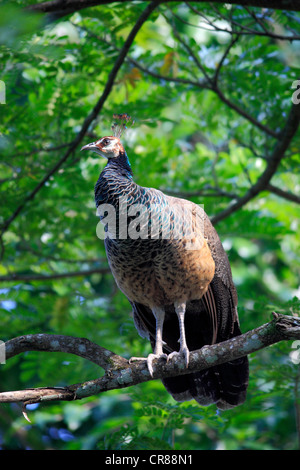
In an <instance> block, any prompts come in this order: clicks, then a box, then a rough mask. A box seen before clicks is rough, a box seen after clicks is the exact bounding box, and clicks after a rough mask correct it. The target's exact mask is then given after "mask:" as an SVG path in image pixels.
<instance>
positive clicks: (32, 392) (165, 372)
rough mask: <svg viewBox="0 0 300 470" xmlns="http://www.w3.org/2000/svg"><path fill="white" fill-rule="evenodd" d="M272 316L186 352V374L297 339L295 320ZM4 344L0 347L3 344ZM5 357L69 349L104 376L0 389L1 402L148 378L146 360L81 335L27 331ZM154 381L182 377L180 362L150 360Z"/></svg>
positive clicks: (94, 390)
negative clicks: (125, 355) (237, 333)
mask: <svg viewBox="0 0 300 470" xmlns="http://www.w3.org/2000/svg"><path fill="white" fill-rule="evenodd" d="M273 317H274V318H273V320H272V321H271V322H269V323H266V324H264V325H262V326H260V327H258V328H255V329H254V330H251V331H248V332H247V333H245V334H243V335H240V336H237V337H235V338H232V339H230V340H227V341H224V342H222V343H218V344H214V345H211V346H204V347H203V348H202V349H199V350H197V351H192V352H191V353H190V363H189V368H188V370H189V372H196V371H199V370H203V369H207V368H209V367H212V366H216V365H219V364H223V363H225V362H228V361H232V360H234V359H238V358H240V357H243V356H245V355H248V354H251V353H254V352H256V351H259V350H260V349H263V348H266V347H267V346H270V345H271V344H275V343H278V342H279V341H285V340H292V339H294V340H296V339H300V318H298V317H293V316H288V315H279V314H276V313H273ZM2 346H3V345H2ZM4 346H5V352H6V358H7V359H9V358H11V357H13V356H16V355H17V354H21V353H23V352H26V351H47V352H68V353H71V354H75V355H77V356H81V357H84V358H85V359H88V360H89V361H92V362H94V363H95V364H97V365H99V366H100V367H102V368H103V369H104V370H105V371H106V373H105V375H104V376H103V377H100V378H98V379H95V380H90V381H88V382H84V383H79V384H74V385H70V386H66V387H59V388H55V387H43V388H36V389H27V390H23V391H11V392H2V393H0V403H8V402H24V404H27V403H39V402H43V401H54V400H78V399H82V398H85V397H89V396H92V395H97V394H99V393H101V392H105V391H108V390H113V389H120V388H125V387H130V386H132V385H136V384H138V383H142V382H147V381H149V380H152V377H151V376H150V373H149V371H148V368H147V365H146V359H145V361H137V362H129V361H128V360H127V359H125V358H123V357H121V356H118V355H116V354H114V353H113V352H112V351H109V350H106V349H104V348H102V347H101V346H98V345H96V344H94V343H91V342H90V341H89V340H87V339H84V338H73V337H69V336H60V335H46V334H37V335H26V336H20V337H18V338H14V339H12V340H9V341H7V343H5V344H4ZM154 366H155V367H154V374H153V378H154V379H162V378H164V377H172V376H178V375H185V374H186V369H185V366H184V364H183V363H181V362H180V361H179V360H178V359H176V358H173V359H171V360H170V361H169V362H168V363H165V362H164V361H158V360H154Z"/></svg>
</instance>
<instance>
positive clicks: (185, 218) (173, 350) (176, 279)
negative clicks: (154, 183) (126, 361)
mask: <svg viewBox="0 0 300 470" xmlns="http://www.w3.org/2000/svg"><path fill="white" fill-rule="evenodd" d="M81 150H91V151H93V152H96V153H97V154H99V155H101V156H102V157H105V158H107V165H106V166H105V168H104V170H103V171H102V173H101V174H100V176H99V179H98V181H97V183H96V186H95V201H96V206H97V208H98V210H99V214H100V218H101V219H102V223H103V224H104V226H105V231H106V232H105V240H104V243H105V249H106V253H107V258H108V262H109V265H110V268H111V271H112V274H113V276H114V278H115V280H116V283H117V285H118V286H119V288H120V290H121V291H122V292H123V293H124V294H125V295H126V296H127V298H128V300H129V302H130V303H131V305H132V310H133V317H134V322H135V326H136V328H137V330H138V332H139V334H140V335H141V336H142V337H146V338H148V339H149V340H150V342H151V345H152V349H153V353H152V354H150V355H149V356H148V358H147V364H148V369H149V371H150V373H151V375H152V374H153V364H152V362H153V359H154V358H161V357H164V358H166V359H167V360H168V358H170V357H173V356H176V355H180V357H181V358H183V359H184V361H185V365H186V367H187V368H188V364H189V351H193V350H196V349H200V348H201V347H202V346H203V345H207V344H213V343H218V342H221V341H225V340H227V339H229V338H232V337H234V336H237V335H239V334H240V333H241V332H240V327H239V320H238V313H237V294H236V289H235V287H234V284H233V281H232V274H231V269H230V264H229V261H228V258H227V255H226V253H225V251H224V249H223V246H222V244H221V241H220V239H219V237H218V234H217V232H216V230H215V229H214V227H213V226H212V224H211V222H210V220H209V218H208V216H207V215H206V213H205V212H204V210H203V209H201V208H200V207H199V206H197V205H196V204H194V203H192V202H189V201H186V200H184V199H179V198H175V197H171V196H167V195H165V194H164V193H162V192H161V191H159V190H156V189H152V188H144V187H141V186H139V185H138V184H136V183H135V182H134V181H133V174H132V170H131V166H130V163H129V160H128V157H127V154H126V151H125V149H124V147H123V145H122V144H121V141H120V139H119V138H118V137H114V136H109V137H103V138H101V139H100V140H98V141H96V142H93V143H90V144H88V145H85V146H84V147H82V149H81ZM109 208H112V209H113V214H112V215H111V216H109V214H108V213H109V212H110V211H109ZM163 384H164V386H165V387H166V389H167V390H168V392H169V393H171V395H172V396H173V398H174V399H175V400H177V401H186V400H191V399H193V398H194V399H195V400H197V402H198V403H199V404H200V405H210V404H212V403H216V405H217V407H218V408H219V409H229V408H232V407H234V406H237V405H239V404H241V403H243V402H244V401H245V398H246V390H247V385H248V360H247V357H242V358H240V359H238V360H234V361H230V362H227V363H225V364H222V365H219V366H215V367H211V368H209V369H206V370H204V371H200V372H195V373H188V372H187V374H186V375H181V376H177V377H172V378H165V379H163Z"/></svg>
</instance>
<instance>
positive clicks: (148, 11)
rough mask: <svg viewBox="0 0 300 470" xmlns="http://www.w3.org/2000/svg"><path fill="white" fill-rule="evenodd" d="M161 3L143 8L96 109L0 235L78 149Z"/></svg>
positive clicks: (2, 228)
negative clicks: (138, 39)
mask: <svg viewBox="0 0 300 470" xmlns="http://www.w3.org/2000/svg"><path fill="white" fill-rule="evenodd" d="M48 3H52V5H53V4H55V5H56V6H58V4H60V6H61V7H62V3H63V2H62V3H60V2H58V1H55V2H48ZM66 3H67V2H66ZM70 3H71V2H70ZM82 3H83V2H81V4H82ZM159 3H160V1H159V0H155V1H152V2H151V3H149V4H148V5H147V6H146V8H145V9H144V10H143V12H142V13H141V15H140V16H139V18H138V19H137V21H136V23H135V25H134V26H133V28H132V30H131V31H130V33H129V35H128V36H127V39H126V41H125V42H124V45H123V47H122V49H121V50H120V53H119V56H118V57H117V59H116V61H115V63H114V66H113V68H112V70H111V72H110V74H109V76H108V79H107V82H106V85H105V88H104V90H103V93H102V95H101V97H100V98H99V100H98V102H97V103H96V105H95V107H94V109H93V110H92V111H91V112H90V114H89V115H88V116H87V117H86V119H85V120H84V122H83V124H82V126H81V129H80V131H79V133H78V134H77V136H76V138H75V139H74V140H73V141H72V142H71V144H70V146H69V148H68V150H67V151H66V153H65V154H64V155H63V156H62V158H61V159H60V160H59V161H58V162H57V163H56V164H55V165H54V166H53V167H52V168H51V169H50V171H49V172H48V173H47V174H46V175H45V176H44V178H43V179H42V180H41V181H40V182H39V183H38V184H37V186H36V187H35V188H34V189H33V190H32V191H31V192H30V193H29V195H28V196H26V197H24V199H23V201H22V203H21V204H20V205H19V206H18V207H17V208H16V210H15V211H14V212H13V214H12V215H11V216H10V217H9V218H8V219H7V220H6V221H5V222H4V223H3V225H2V227H1V232H0V237H2V235H3V234H4V232H5V231H6V230H7V229H8V228H9V226H10V225H11V223H12V222H13V221H14V220H15V219H16V218H17V217H18V215H19V214H20V212H22V210H23V209H24V207H25V206H26V205H27V203H28V202H29V201H32V200H33V199H34V198H35V196H36V195H37V194H38V192H39V191H40V190H41V189H42V188H43V187H44V185H45V183H46V182H47V181H48V180H49V179H50V178H51V176H53V175H54V174H55V173H56V172H57V171H58V170H59V168H60V167H61V166H62V165H63V164H64V163H65V162H66V160H67V159H68V158H69V156H70V155H71V154H72V153H73V152H74V151H75V150H76V149H77V147H78V145H79V144H80V142H81V141H82V139H83V138H84V136H85V134H86V132H87V131H88V128H89V126H90V124H91V123H92V122H93V121H94V120H95V119H96V118H97V117H98V114H99V113H100V111H101V109H102V107H103V105H104V103H105V101H106V99H107V98H108V96H109V94H110V92H111V90H112V88H113V85H114V83H115V79H116V77H117V74H118V72H119V70H120V68H121V66H122V65H123V63H124V61H125V59H126V56H127V54H128V51H129V49H130V47H131V45H132V43H133V41H134V39H135V37H136V35H137V33H138V32H139V30H140V29H141V27H142V26H143V24H144V23H145V21H146V20H147V19H148V18H149V16H150V15H151V13H152V12H153V11H154V10H155V8H156V7H157V6H158V5H159ZM35 6H37V5H33V7H35ZM32 9H35V8H32ZM37 10H39V8H37ZM41 11H46V10H43V9H41Z"/></svg>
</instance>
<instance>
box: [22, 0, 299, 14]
mask: <svg viewBox="0 0 300 470" xmlns="http://www.w3.org/2000/svg"><path fill="white" fill-rule="evenodd" d="M125 1H126V0H125ZM173 1H175V0H165V1H162V2H161V3H172V2H173ZM111 3H114V0H50V1H47V2H42V3H37V4H35V5H30V6H29V7H28V9H30V10H32V11H37V12H41V13H52V14H55V15H56V17H60V16H64V15H68V14H70V13H73V12H74V11H79V10H82V9H83V8H89V7H93V6H98V5H108V4H111ZM123 3H125V2H124V1H123ZM126 3H132V2H129V1H127V2H126ZM193 3H199V4H201V3H204V0H194V2H193ZM211 3H216V4H220V3H221V4H223V3H224V2H222V1H221V0H213V1H212V2H211ZM227 3H228V4H230V5H242V6H252V7H260V8H270V1H269V0H229V1H228V2H227ZM271 7H272V9H275V10H276V9H278V10H289V11H300V4H299V1H297V0H273V1H272V5H271Z"/></svg>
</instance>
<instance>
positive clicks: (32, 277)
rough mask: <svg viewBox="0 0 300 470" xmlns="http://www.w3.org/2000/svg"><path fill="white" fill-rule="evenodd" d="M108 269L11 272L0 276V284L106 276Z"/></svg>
mask: <svg viewBox="0 0 300 470" xmlns="http://www.w3.org/2000/svg"><path fill="white" fill-rule="evenodd" d="M110 272H111V271H110V269H109V267H107V268H94V269H87V270H85V271H71V272H67V273H55V274H22V273H14V272H11V273H10V274H9V275H7V276H0V283H1V282H16V281H27V282H30V281H51V280H53V279H64V278H68V277H84V276H90V275H91V274H107V273H110Z"/></svg>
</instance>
